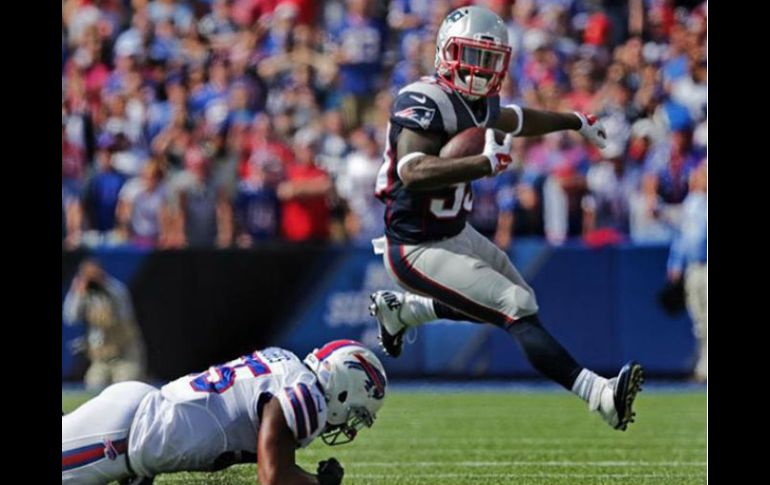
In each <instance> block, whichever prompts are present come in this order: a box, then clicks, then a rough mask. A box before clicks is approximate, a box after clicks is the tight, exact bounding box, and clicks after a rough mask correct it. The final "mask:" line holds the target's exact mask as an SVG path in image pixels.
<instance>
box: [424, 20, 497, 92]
mask: <svg viewBox="0 0 770 485" xmlns="http://www.w3.org/2000/svg"><path fill="white" fill-rule="evenodd" d="M510 61H511V46H510V45H509V44H508V29H507V28H506V27H505V23H503V20H502V19H501V18H500V17H499V16H497V15H496V14H495V13H494V12H492V11H491V10H488V9H486V8H483V7H475V6H470V7H462V8H458V9H457V10H454V11H453V12H451V13H450V14H449V15H447V17H446V18H445V19H444V21H443V22H442V23H441V26H440V27H439V29H438V36H437V39H436V62H435V64H436V70H437V72H438V78H439V80H440V81H441V82H443V83H445V84H447V85H448V86H449V87H451V88H452V89H454V90H455V91H457V92H459V93H461V94H463V95H465V96H466V97H468V98H470V99H478V98H480V97H484V96H491V95H493V94H496V93H498V92H499V91H500V86H501V85H502V82H503V79H505V75H506V73H507V72H508V65H509V64H510Z"/></svg>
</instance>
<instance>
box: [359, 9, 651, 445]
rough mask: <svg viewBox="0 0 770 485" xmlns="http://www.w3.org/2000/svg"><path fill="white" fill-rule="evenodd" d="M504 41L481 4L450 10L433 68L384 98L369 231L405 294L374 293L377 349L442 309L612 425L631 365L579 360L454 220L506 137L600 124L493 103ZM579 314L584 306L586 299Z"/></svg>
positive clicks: (494, 251) (501, 28)
mask: <svg viewBox="0 0 770 485" xmlns="http://www.w3.org/2000/svg"><path fill="white" fill-rule="evenodd" d="M510 55H511V48H510V47H509V45H508V33H507V30H506V27H505V24H504V23H503V21H502V20H501V19H500V17H498V16H497V15H495V14H494V13H493V12H491V11H489V10H487V9H485V8H481V7H473V6H471V7H463V8H459V9H457V10H455V11H453V12H451V13H450V14H449V15H448V16H447V18H446V19H445V20H444V22H443V23H442V24H441V26H440V28H439V31H438V38H437V42H436V60H435V65H436V74H435V75H434V76H432V77H425V78H422V79H420V80H419V81H417V82H414V83H412V84H410V85H408V86H406V87H404V88H403V89H401V91H400V92H399V94H398V96H397V97H396V99H395V100H394V102H393V107H392V111H391V116H390V123H389V126H388V139H387V144H386V149H385V160H384V163H383V165H382V167H381V169H380V172H379V176H378V179H377V193H376V195H377V197H379V198H380V199H381V200H382V201H383V202H384V203H385V204H386V210H385V226H386V230H385V235H386V237H385V238H381V239H379V240H375V241H374V244H375V252H378V253H382V254H383V259H384V263H385V267H386V269H387V270H388V272H389V274H390V276H391V277H392V278H393V280H394V281H396V282H397V283H398V284H399V286H401V287H402V288H404V289H406V290H407V292H406V293H400V292H392V291H378V292H376V293H374V294H373V295H372V297H371V298H372V305H371V307H370V309H371V312H372V315H374V316H375V317H376V318H377V321H378V323H379V328H380V341H381V343H382V346H383V348H384V350H385V352H386V353H388V354H389V355H391V356H393V357H397V356H398V355H399V354H400V353H401V349H402V345H403V335H404V332H405V331H406V329H407V328H408V327H409V326H417V325H421V324H423V323H426V322H429V321H431V320H437V319H449V320H461V321H471V322H479V323H490V324H493V325H497V326H499V327H500V328H502V329H504V330H505V331H506V332H507V333H508V334H509V335H511V336H512V337H513V338H514V340H515V341H516V342H518V344H519V345H520V346H521V348H522V350H523V351H524V354H525V355H526V357H527V359H528V360H529V362H530V363H531V364H532V366H533V367H534V368H535V369H537V370H538V371H539V372H541V373H542V374H544V375H545V376H547V377H548V378H550V379H552V380H554V381H556V382H558V383H559V384H561V385H562V386H564V387H565V388H566V389H568V390H570V391H572V392H574V393H575V394H577V395H578V396H579V397H580V398H582V399H583V400H585V401H586V402H587V403H588V405H589V408H590V409H591V410H595V411H598V412H599V414H600V415H601V416H602V417H603V418H604V420H605V421H607V422H608V423H609V424H610V426H612V427H614V428H615V429H620V430H625V429H626V426H627V425H628V423H629V422H630V421H632V420H633V419H632V418H633V416H634V413H633V411H632V404H633V401H634V399H635V397H636V394H637V393H638V392H639V390H640V389H641V383H642V380H643V371H642V367H641V366H640V365H639V364H637V363H635V362H629V363H627V364H626V365H625V366H624V367H623V368H622V369H621V371H620V373H619V374H618V375H617V377H614V378H612V379H606V378H604V377H602V376H599V375H597V374H595V373H594V372H592V371H590V370H589V369H586V368H583V367H582V366H580V365H579V364H578V363H577V362H576V361H575V360H574V359H573V358H572V356H571V355H570V354H569V353H568V352H567V351H566V350H565V349H564V348H563V347H562V346H561V345H560V344H559V343H558V342H557V341H556V340H555V339H554V338H553V337H552V336H551V335H550V334H549V333H548V331H546V329H545V328H544V327H543V326H542V325H541V323H540V320H539V318H538V305H537V302H536V300H535V294H534V291H533V290H532V288H531V287H530V286H529V285H528V284H527V283H526V282H525V281H524V279H523V278H522V277H521V275H520V274H519V273H518V271H517V270H516V268H514V266H513V265H512V264H511V262H510V260H509V259H508V257H507V256H506V254H505V253H504V252H503V251H501V250H500V249H499V248H497V247H496V246H495V245H494V244H492V243H491V242H490V241H489V240H488V239H487V238H485V237H484V236H482V235H481V234H479V233H478V232H477V231H475V230H474V229H473V228H472V227H471V226H470V225H468V224H467V223H466V215H467V213H468V212H469V211H470V210H471V208H472V194H471V186H470V182H471V181H472V180H475V179H478V178H481V177H488V176H494V175H496V174H497V173H499V172H501V171H502V170H505V169H506V167H507V166H508V165H509V164H510V163H511V156H510V151H511V140H512V137H513V136H539V135H544V134H546V133H550V132H553V131H560V130H577V131H579V132H580V133H581V134H582V135H583V136H584V137H585V138H586V139H588V140H589V141H590V142H591V143H593V144H595V145H596V146H598V147H599V148H603V147H604V146H605V144H606V134H605V131H604V128H603V127H602V124H601V123H600V122H598V121H597V119H596V118H595V117H594V116H592V115H584V114H581V113H554V112H547V111H538V110H532V109H527V108H522V107H519V106H516V105H510V106H505V107H500V98H499V96H498V95H497V93H498V92H499V90H500V85H501V83H502V81H503V79H504V77H505V75H506V73H507V71H508V65H509V61H510ZM471 127H489V128H496V129H499V130H502V131H504V132H507V133H508V135H506V137H505V140H504V141H503V142H502V143H498V142H497V141H496V140H495V137H494V134H493V131H492V130H490V129H488V130H487V131H486V137H485V144H484V150H483V153H482V154H479V155H477V156H468V157H463V158H440V157H438V156H437V155H438V154H439V152H440V150H441V148H442V147H443V146H444V145H445V144H446V143H447V141H448V140H449V139H450V138H451V137H453V136H454V135H455V134H457V133H459V132H462V131H463V130H465V129H467V128H471ZM586 312H590V309H588V308H587V309H586Z"/></svg>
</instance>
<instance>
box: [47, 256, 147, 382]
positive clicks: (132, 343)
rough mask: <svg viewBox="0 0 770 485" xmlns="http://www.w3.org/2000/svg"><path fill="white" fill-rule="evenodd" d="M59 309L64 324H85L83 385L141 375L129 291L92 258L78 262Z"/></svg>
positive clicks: (138, 338)
mask: <svg viewBox="0 0 770 485" xmlns="http://www.w3.org/2000/svg"><path fill="white" fill-rule="evenodd" d="M62 313H63V320H64V323H65V324H67V325H78V324H85V325H86V327H87V333H86V340H87V342H86V349H87V354H88V359H89V361H90V365H89V367H88V370H87V371H86V374H85V377H84V380H85V384H86V388H87V389H89V390H91V391H97V390H100V389H102V388H104V387H107V386H108V385H110V384H112V383H115V382H122V381H130V380H141V379H143V377H144V372H145V349H144V342H143V340H142V334H141V330H140V329H139V326H138V325H137V323H136V319H135V316H134V308H133V304H132V303H131V295H130V293H129V291H128V288H126V286H125V285H124V284H123V283H121V282H120V281H118V280H117V279H115V278H113V277H112V276H110V275H109V274H107V273H106V272H105V271H104V269H103V268H102V267H101V266H100V265H99V263H98V262H97V261H96V260H94V259H87V260H85V261H83V262H82V263H81V264H80V268H79V271H78V274H77V275H76V276H75V278H74V279H73V280H72V285H71V286H70V289H69V291H68V292H67V295H66V296H65V298H64V305H63V309H62Z"/></svg>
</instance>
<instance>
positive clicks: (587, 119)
mask: <svg viewBox="0 0 770 485" xmlns="http://www.w3.org/2000/svg"><path fill="white" fill-rule="evenodd" d="M575 116H577V117H578V119H580V130H578V131H579V132H580V134H581V135H583V137H584V138H586V139H587V140H588V141H590V142H591V143H593V144H594V145H596V146H597V147H599V148H604V147H605V146H607V130H605V129H604V125H603V124H602V122H601V121H599V119H598V118H597V117H596V116H595V115H592V114H584V113H578V112H577V111H575Z"/></svg>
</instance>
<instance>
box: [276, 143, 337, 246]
mask: <svg viewBox="0 0 770 485" xmlns="http://www.w3.org/2000/svg"><path fill="white" fill-rule="evenodd" d="M294 146H295V152H296V158H295V160H294V161H293V162H291V163H289V164H287V165H286V167H285V174H286V176H285V180H284V181H283V182H281V184H280V185H278V198H279V199H280V200H281V230H282V233H283V236H284V238H285V239H286V240H287V241H294V242H303V241H326V240H328V239H329V235H330V213H329V204H328V197H329V196H330V195H331V191H332V187H333V185H332V181H331V179H330V177H329V175H328V174H327V173H326V172H324V171H323V170H322V169H320V168H318V167H316V165H315V152H316V150H317V148H318V135H317V134H316V133H315V132H314V131H312V130H305V131H300V132H298V133H297V136H296V137H295V140H294Z"/></svg>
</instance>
